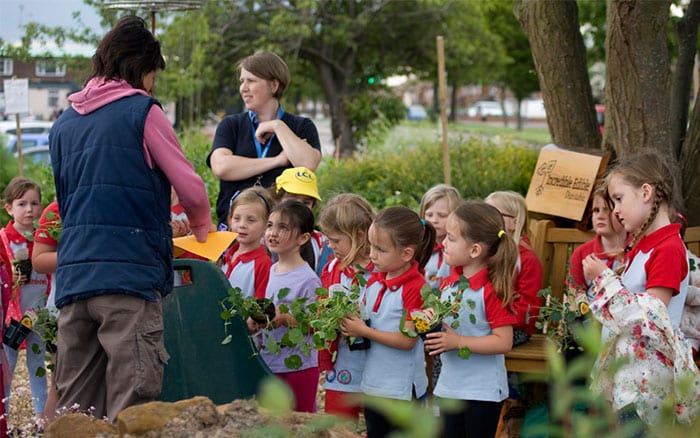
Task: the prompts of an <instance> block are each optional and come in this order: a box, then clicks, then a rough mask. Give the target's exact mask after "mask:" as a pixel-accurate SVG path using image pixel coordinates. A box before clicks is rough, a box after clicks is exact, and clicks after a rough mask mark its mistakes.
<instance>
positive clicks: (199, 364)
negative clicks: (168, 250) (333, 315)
mask: <svg viewBox="0 0 700 438" xmlns="http://www.w3.org/2000/svg"><path fill="white" fill-rule="evenodd" d="M173 265H174V266H173V267H174V269H175V275H176V276H178V275H179V274H183V273H186V274H185V275H186V276H188V277H189V280H190V281H189V282H187V283H188V284H185V285H183V286H177V287H175V289H174V290H173V292H172V293H170V294H168V295H167V296H166V297H165V298H164V299H163V324H164V333H165V334H164V337H165V348H166V349H167V350H168V354H170V360H169V361H168V364H167V365H166V366H165V371H164V375H163V390H162V392H161V394H160V397H159V398H158V399H159V400H161V401H168V402H173V401H177V400H184V399H188V398H192V397H194V396H205V397H208V398H209V399H211V400H212V401H213V402H214V403H215V404H217V405H220V404H225V403H229V402H231V401H232V400H235V399H239V398H250V397H252V396H254V395H255V394H256V393H257V391H258V387H259V385H260V383H261V382H262V380H264V379H265V378H267V377H270V376H272V375H273V374H272V372H271V371H270V369H269V368H268V367H267V365H266V364H265V362H264V361H263V360H262V358H261V357H260V356H259V355H258V350H257V349H256V348H255V346H254V345H253V343H252V341H251V338H250V336H249V335H248V328H247V327H246V324H245V322H244V321H243V320H242V319H241V318H233V319H232V320H231V321H230V322H231V324H230V325H229V326H228V333H229V334H231V335H232V340H231V342H230V343H228V344H226V345H222V344H221V341H222V340H223V339H224V337H225V336H226V335H225V334H224V321H223V320H222V319H221V318H220V317H219V314H220V313H221V311H222V310H223V309H222V307H221V305H220V304H219V302H220V301H222V300H223V299H224V298H225V297H226V296H228V290H229V287H230V286H229V282H228V280H227V279H226V277H225V276H224V274H223V272H221V270H220V269H219V268H217V267H216V266H215V265H214V264H212V263H210V262H205V261H201V260H194V259H178V260H174V261H173Z"/></svg>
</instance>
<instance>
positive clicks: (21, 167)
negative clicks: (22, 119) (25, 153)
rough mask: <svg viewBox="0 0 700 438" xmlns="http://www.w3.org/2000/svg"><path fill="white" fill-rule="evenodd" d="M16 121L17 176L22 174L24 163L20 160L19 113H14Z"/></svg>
mask: <svg viewBox="0 0 700 438" xmlns="http://www.w3.org/2000/svg"><path fill="white" fill-rule="evenodd" d="M15 122H16V123H17V163H18V164H19V176H24V164H23V160H22V129H21V127H20V125H19V113H15Z"/></svg>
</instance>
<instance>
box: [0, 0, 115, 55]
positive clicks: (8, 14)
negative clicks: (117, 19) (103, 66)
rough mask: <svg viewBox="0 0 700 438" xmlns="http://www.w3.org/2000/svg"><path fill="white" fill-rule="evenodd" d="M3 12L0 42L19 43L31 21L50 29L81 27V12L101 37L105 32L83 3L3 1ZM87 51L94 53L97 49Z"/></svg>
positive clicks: (78, 0) (74, 0)
mask: <svg viewBox="0 0 700 438" xmlns="http://www.w3.org/2000/svg"><path fill="white" fill-rule="evenodd" d="M0 10H1V11H2V12H0V38H1V39H2V40H4V41H5V42H15V41H19V40H20V39H21V37H22V36H23V35H24V29H23V28H22V27H21V26H22V25H23V24H26V23H28V22H30V21H35V22H38V23H40V24H44V25H47V26H63V27H66V28H70V27H77V23H76V21H75V20H74V19H73V12H75V11H79V12H80V17H81V21H82V22H83V23H85V25H86V26H88V27H90V28H91V29H94V30H95V31H96V32H98V33H102V31H103V30H102V28H101V27H100V17H99V15H98V14H97V11H96V10H95V9H94V8H93V7H91V6H87V5H85V4H84V3H83V1H82V0H0ZM76 50H81V51H82V50H84V49H78V48H76ZM87 50H88V51H90V50H91V51H92V52H94V48H92V49H87ZM90 54H92V53H90Z"/></svg>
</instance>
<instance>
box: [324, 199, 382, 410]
mask: <svg viewBox="0 0 700 438" xmlns="http://www.w3.org/2000/svg"><path fill="white" fill-rule="evenodd" d="M373 220H374V211H373V210H372V206H371V205H370V204H369V202H367V200H366V199H365V198H363V197H362V196H360V195H355V194H352V193H343V194H340V195H338V196H336V197H334V198H333V199H331V200H330V201H328V203H327V204H326V206H325V208H324V209H323V211H322V212H321V216H320V218H319V224H320V225H321V229H322V230H323V233H324V234H325V235H326V238H327V240H328V246H329V247H330V249H331V250H332V251H333V255H334V257H333V259H331V260H330V261H329V262H328V263H327V264H326V266H325V267H324V268H323V271H322V272H321V285H322V286H323V287H324V288H326V289H327V290H328V291H329V294H331V293H333V291H334V290H335V289H336V288H340V289H341V290H343V291H344V292H346V293H350V291H351V290H352V288H353V286H358V287H359V285H358V279H357V275H362V276H364V278H365V279H367V278H368V277H369V275H370V274H371V272H372V270H373V269H374V266H373V265H372V262H371V260H370V258H369V239H368V232H369V227H370V225H371V224H372V221H373ZM365 347H366V346H365ZM366 353H367V352H366V349H364V348H355V347H354V346H351V345H350V344H349V342H348V339H347V338H344V337H343V338H339V339H337V340H336V342H334V343H333V345H332V346H331V348H330V349H328V350H321V351H319V353H318V362H319V369H320V370H321V371H325V372H326V379H325V380H326V381H325V383H324V387H325V389H326V413H327V414H333V415H338V416H343V417H348V418H351V419H354V420H355V421H357V420H358V418H359V414H360V411H361V405H360V403H359V400H357V399H356V398H354V397H353V395H355V396H357V394H358V393H360V392H361V389H360V383H361V382H362V370H363V369H364V366H365V356H366ZM334 354H335V358H334V357H333V356H334Z"/></svg>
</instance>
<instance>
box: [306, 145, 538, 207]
mask: <svg viewBox="0 0 700 438" xmlns="http://www.w3.org/2000/svg"><path fill="white" fill-rule="evenodd" d="M449 146H450V162H451V166H452V185H453V186H455V187H456V188H457V189H458V190H459V191H460V192H461V194H462V196H463V197H464V198H466V199H470V198H484V197H485V196H486V195H488V194H489V193H491V192H493V191H495V190H514V191H516V192H519V193H522V194H525V193H527V189H528V187H529V185H530V178H531V176H532V172H533V170H534V168H535V163H536V162H537V151H536V150H534V149H532V148H530V147H527V146H518V145H515V144H513V143H511V142H506V143H505V144H503V145H497V144H495V143H493V142H492V141H490V140H481V139H479V138H474V137H471V138H463V137H461V136H459V137H456V138H454V137H450V139H449ZM317 174H318V181H319V190H320V193H321V197H322V198H323V199H330V198H331V197H332V196H334V195H336V194H339V193H357V194H359V195H362V196H364V197H365V198H366V199H367V200H368V201H369V202H370V203H371V204H372V205H373V206H374V207H375V208H377V209H381V208H384V207H388V206H392V205H405V206H408V207H411V208H417V207H418V205H419V204H420V199H421V197H422V196H423V194H424V193H425V192H426V191H427V190H428V189H429V188H430V187H432V186H433V185H435V184H438V183H441V182H443V169H442V150H441V145H440V142H439V141H438V140H435V139H429V140H422V139H417V140H416V141H415V143H413V144H391V145H387V146H386V147H385V148H383V149H371V150H368V151H366V152H365V153H363V154H356V155H355V159H353V160H345V161H326V162H324V163H323V165H322V166H320V167H319V169H318V170H317Z"/></svg>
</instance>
